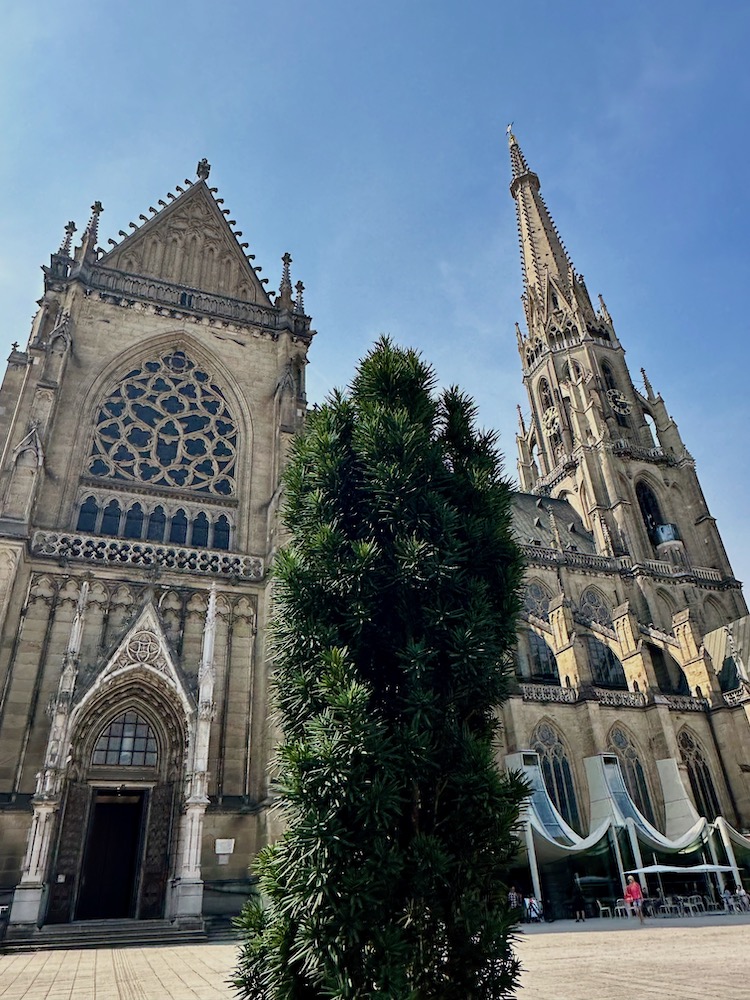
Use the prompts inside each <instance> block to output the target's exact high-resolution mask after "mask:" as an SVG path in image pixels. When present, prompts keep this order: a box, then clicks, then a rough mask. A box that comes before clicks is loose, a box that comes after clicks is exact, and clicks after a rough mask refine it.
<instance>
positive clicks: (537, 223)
mask: <svg viewBox="0 0 750 1000" xmlns="http://www.w3.org/2000/svg"><path fill="white" fill-rule="evenodd" d="M508 146H509V149H510V165H511V170H512V173H513V179H512V181H511V185H510V193H511V195H512V196H513V199H514V201H515V203H516V216H517V219H518V237H519V241H520V244H521V263H522V267H523V273H524V285H525V290H526V291H527V292H528V291H529V290H530V289H533V290H534V291H535V292H536V293H537V294H539V295H540V296H541V297H542V298H544V297H545V296H546V290H547V283H548V279H549V278H553V279H555V281H556V282H557V284H558V285H559V286H560V287H561V289H562V290H563V291H565V292H567V293H568V294H570V293H572V291H573V289H572V280H571V279H572V273H571V272H572V271H573V264H572V261H571V260H570V257H569V256H568V252H567V250H566V249H565V247H564V246H563V242H562V240H561V239H560V236H559V234H558V232H557V228H556V227H555V224H554V222H553V221H552V216H551V215H550V213H549V209H548V208H547V205H546V204H545V201H544V198H542V196H541V194H540V193H539V188H540V184H539V177H538V176H537V174H535V173H534V171H533V170H531V169H530V168H529V165H528V162H527V161H526V157H525V156H524V155H523V152H522V151H521V147H520V146H519V145H518V140H517V139H516V137H515V135H514V134H513V132H512V131H511V130H510V127H509V129H508Z"/></svg>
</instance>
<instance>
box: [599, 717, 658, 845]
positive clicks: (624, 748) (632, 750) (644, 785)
mask: <svg viewBox="0 0 750 1000" xmlns="http://www.w3.org/2000/svg"><path fill="white" fill-rule="evenodd" d="M607 749H608V750H609V751H610V753H613V754H615V756H616V757H617V759H618V760H619V761H620V770H621V771H622V776H623V779H624V781H625V787H626V788H627V790H628V792H629V794H630V798H631V799H632V800H633V802H635V804H636V807H637V808H638V811H639V812H640V813H641V814H642V815H643V816H645V817H646V819H647V820H648V821H649V823H651V825H652V826H655V825H656V821H655V819H654V809H653V805H652V803H651V793H650V792H649V788H648V781H647V780H646V773H645V771H644V770H643V764H642V763H641V758H640V755H639V753H638V748H637V747H636V745H635V743H634V741H633V739H632V737H631V736H630V734H629V733H628V732H626V730H625V729H624V728H623V727H622V726H613V727H612V728H611V729H610V731H609V740H608V743H607Z"/></svg>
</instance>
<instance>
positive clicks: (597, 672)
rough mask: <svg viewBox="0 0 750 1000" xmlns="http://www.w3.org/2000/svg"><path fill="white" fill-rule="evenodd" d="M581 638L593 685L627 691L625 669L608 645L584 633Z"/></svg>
mask: <svg viewBox="0 0 750 1000" xmlns="http://www.w3.org/2000/svg"><path fill="white" fill-rule="evenodd" d="M581 639H582V641H583V643H584V645H585V647H586V652H587V654H588V658H589V666H590V667H591V676H592V679H593V682H594V684H595V686H596V687H603V688H614V689H616V690H620V691H627V689H628V681H627V678H626V676H625V669H624V667H623V665H622V663H620V661H619V659H618V658H617V656H615V654H614V653H613V652H612V650H611V649H610V648H609V646H607V645H605V644H604V643H603V642H602V641H601V639H597V638H596V636H593V635H584V636H581Z"/></svg>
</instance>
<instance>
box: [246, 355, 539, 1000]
mask: <svg viewBox="0 0 750 1000" xmlns="http://www.w3.org/2000/svg"><path fill="white" fill-rule="evenodd" d="M285 486H286V504H285V515H284V516H285V523H286V525H287V527H288V529H289V531H290V533H291V542H290V544H289V545H287V546H286V547H285V548H284V550H283V551H282V552H281V553H280V555H279V557H278V560H277V563H276V567H275V585H274V614H273V623H272V626H271V636H272V644H273V652H274V660H275V686H276V692H277V702H278V710H279V715H280V721H281V727H282V729H283V736H284V742H283V745H282V746H281V747H280V749H279V751H278V770H279V784H280V787H281V791H282V800H283V806H284V809H285V819H286V822H287V832H286V834H285V835H284V837H283V838H282V839H281V840H280V841H279V842H278V843H276V844H274V845H273V846H271V847H268V848H267V849H265V850H264V851H263V852H262V853H261V855H260V856H259V858H258V861H257V866H256V870H257V873H258V875H259V882H260V888H261V892H262V903H261V902H253V903H250V904H248V906H247V907H246V909H245V912H244V914H243V917H242V919H241V925H242V926H243V928H244V931H245V942H244V945H243V948H242V952H241V958H240V965H239V969H238V972H237V980H236V983H237V985H238V987H239V990H240V993H241V994H242V995H244V996H247V997H253V998H259V1000H308V998H309V1000H322V998H324V997H325V998H328V997H336V998H359V1000H365V998H371V997H380V998H389V1000H407V998H409V1000H433V998H435V1000H437V998H440V1000H450V998H456V1000H468V998H472V1000H482V998H487V1000H490V998H497V997H506V996H508V995H509V994H510V993H511V992H512V989H513V985H514V982H515V978H516V975H517V970H518V964H517V962H516V960H515V958H514V957H513V954H512V951H511V948H510V936H511V934H512V928H513V923H514V915H513V914H512V913H511V912H509V910H508V906H507V902H506V896H507V884H506V878H505V875H506V872H507V870H508V866H509V863H510V862H511V859H512V858H513V856H514V853H515V851H516V849H517V841H516V839H515V837H514V834H513V827H514V824H515V823H516V820H517V817H518V809H519V805H520V803H521V802H522V800H523V798H524V795H525V794H526V788H525V786H524V784H523V783H522V781H521V780H520V779H519V778H518V777H517V776H515V775H507V774H501V773H500V772H499V770H498V769H497V765H496V758H495V750H496V737H497V733H498V722H497V718H496V708H497V706H498V705H499V704H500V703H501V702H502V701H503V699H504V698H505V697H506V693H507V669H508V666H507V665H508V662H509V659H510V650H511V648H512V647H513V645H514V643H515V623H516V614H517V610H518V588H519V584H520V580H521V575H522V563H521V556H520V553H519V550H518V548H517V547H516V545H515V544H514V542H513V540H512V538H511V534H510V516H511V514H510V507H511V495H510V490H509V487H508V485H507V483H506V481H505V480H504V479H503V476H502V473H501V467H500V456H499V453H498V452H497V450H496V445H495V438H494V435H493V434H490V433H480V432H478V431H477V430H476V427H475V408H474V405H473V403H472V402H471V401H470V400H469V399H467V398H466V397H465V396H464V395H462V394H461V393H460V392H459V391H457V390H456V389H449V390H447V391H445V392H443V393H442V394H441V395H440V396H439V397H436V395H435V376H434V373H433V371H432V370H431V369H430V368H429V367H427V366H426V365H425V364H424V363H423V362H422V360H421V359H420V357H419V355H417V354H416V353H415V352H414V351H409V350H401V349H399V348H397V347H395V346H394V345H393V344H392V343H391V342H390V341H389V340H388V339H383V340H381V341H380V342H379V343H378V344H377V345H376V347H375V348H374V349H373V351H372V352H371V353H370V354H369V355H368V356H367V357H366V358H365V360H364V361H363V362H362V363H361V365H360V368H359V371H358V373H357V375H356V377H355V379H354V382H353V384H352V386H351V389H350V390H349V392H348V393H346V394H343V393H334V394H333V395H332V396H331V397H330V399H329V400H328V401H327V403H326V404H325V405H324V406H323V407H321V408H320V409H317V410H315V411H313V412H312V413H311V414H310V415H309V418H308V422H307V426H306V430H305V432H304V433H303V434H302V435H300V436H299V437H298V438H297V440H296V442H295V444H294V446H293V450H292V455H291V460H290V462H289V465H288V467H287V470H286V473H285Z"/></svg>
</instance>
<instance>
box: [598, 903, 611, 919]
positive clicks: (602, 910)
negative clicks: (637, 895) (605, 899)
mask: <svg viewBox="0 0 750 1000" xmlns="http://www.w3.org/2000/svg"><path fill="white" fill-rule="evenodd" d="M596 905H597V906H598V907H599V916H600V917H610V919H611V917H612V907H611V906H603V905H602V901H601V900H600V899H597V901H596Z"/></svg>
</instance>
